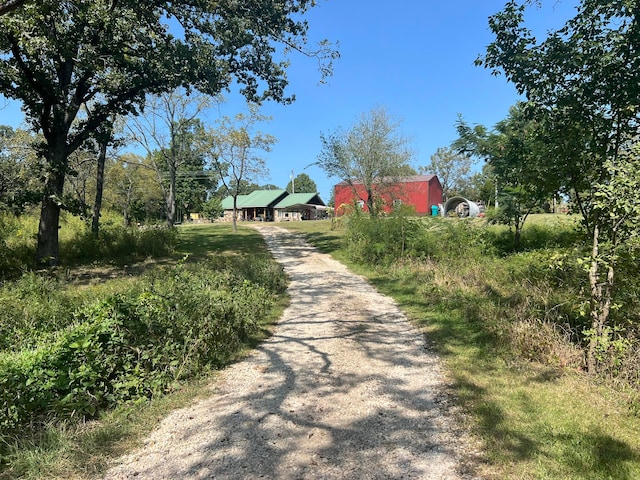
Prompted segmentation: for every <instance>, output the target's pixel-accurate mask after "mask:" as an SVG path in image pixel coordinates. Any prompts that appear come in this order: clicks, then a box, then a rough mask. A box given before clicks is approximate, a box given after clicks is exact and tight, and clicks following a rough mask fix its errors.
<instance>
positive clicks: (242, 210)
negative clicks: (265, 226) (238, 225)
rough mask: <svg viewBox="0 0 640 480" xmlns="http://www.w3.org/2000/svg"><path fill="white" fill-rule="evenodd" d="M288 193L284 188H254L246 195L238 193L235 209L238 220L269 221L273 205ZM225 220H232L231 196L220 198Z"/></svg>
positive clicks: (272, 215) (271, 219)
mask: <svg viewBox="0 0 640 480" xmlns="http://www.w3.org/2000/svg"><path fill="white" fill-rule="evenodd" d="M287 195H288V193H287V191H286V190H254V191H253V192H251V193H250V194H248V195H238V197H237V198H236V209H237V211H238V220H258V221H264V222H271V221H273V219H274V207H275V205H276V204H277V203H278V202H279V201H280V200H282V199H283V198H284V197H286V196H287ZM222 208H224V217H223V219H224V220H226V221H231V220H233V197H232V196H228V197H226V198H225V199H224V200H222Z"/></svg>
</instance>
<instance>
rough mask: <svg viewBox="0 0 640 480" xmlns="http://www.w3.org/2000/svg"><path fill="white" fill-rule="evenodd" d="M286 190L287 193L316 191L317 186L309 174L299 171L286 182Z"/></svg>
mask: <svg viewBox="0 0 640 480" xmlns="http://www.w3.org/2000/svg"><path fill="white" fill-rule="evenodd" d="M286 190H287V192H289V193H318V186H317V185H316V182H314V181H313V180H311V177H310V176H309V175H307V174H306V173H300V174H298V175H297V176H296V178H294V179H292V180H290V181H289V183H287V188H286Z"/></svg>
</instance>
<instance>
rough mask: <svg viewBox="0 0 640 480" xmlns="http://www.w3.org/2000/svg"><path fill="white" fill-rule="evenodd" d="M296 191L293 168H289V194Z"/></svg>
mask: <svg viewBox="0 0 640 480" xmlns="http://www.w3.org/2000/svg"><path fill="white" fill-rule="evenodd" d="M294 193H296V180H295V178H294V176H293V168H292V169H291V194H294Z"/></svg>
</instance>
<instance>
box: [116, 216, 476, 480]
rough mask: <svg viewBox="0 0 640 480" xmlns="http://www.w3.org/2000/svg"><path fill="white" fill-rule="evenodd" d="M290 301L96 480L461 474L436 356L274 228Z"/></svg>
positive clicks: (338, 272) (330, 265)
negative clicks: (199, 393)
mask: <svg viewBox="0 0 640 480" xmlns="http://www.w3.org/2000/svg"><path fill="white" fill-rule="evenodd" d="M257 228H258V230H259V231H260V232H261V233H262V234H263V236H264V237H265V239H266V240H267V242H268V245H269V248H270V249H271V251H272V252H273V254H274V256H275V258H276V259H277V260H278V261H279V262H280V263H281V264H282V265H283V266H284V268H285V270H286V272H287V274H288V275H289V277H290V280H291V284H290V286H289V293H290V295H291V305H290V306H289V308H287V310H286V311H285V312H284V314H283V317H282V318H281V320H280V322H279V324H278V326H277V327H276V329H275V332H274V334H273V336H272V337H271V338H269V339H268V340H267V341H265V342H264V343H263V344H262V345H261V346H260V347H259V348H258V349H257V350H256V351H255V352H253V353H252V354H251V355H249V357H248V358H246V359H245V360H243V361H242V362H240V363H237V364H235V365H232V366H230V367H229V368H227V369H225V370H224V371H223V372H222V375H221V377H220V379H219V380H217V381H216V382H215V384H214V385H212V389H213V391H214V392H213V395H212V396H211V398H208V399H206V400H203V401H200V402H199V403H197V404H195V405H193V406H191V407H189V408H186V409H182V410H179V411H176V412H174V413H172V414H171V415H170V416H168V417H167V418H166V419H165V420H163V421H162V423H161V424H160V425H159V427H158V428H157V430H156V431H155V432H154V433H153V434H152V435H151V436H150V437H149V438H148V439H147V440H146V441H145V444H144V446H143V447H142V448H141V449H140V450H138V451H135V452H133V453H132V454H130V455H128V456H126V457H124V458H121V459H119V461H118V465H117V466H115V467H114V468H112V469H111V470H110V471H109V472H107V474H106V476H105V479H110V480H113V479H125V478H136V479H161V478H170V479H201V478H202V479H204V478H209V479H210V478H213V479H256V478H269V479H443V480H444V479H447V480H448V479H470V478H472V476H471V475H470V474H465V473H463V470H464V469H463V468H462V463H461V459H460V457H461V456H464V455H465V454H466V452H468V451H469V447H468V445H467V444H466V443H465V442H464V441H463V440H462V436H461V435H460V432H459V430H458V429H457V427H456V426H455V421H454V418H453V414H452V413H451V412H450V405H451V402H449V401H448V397H447V395H446V393H445V389H444V386H443V382H444V379H443V374H442V371H441V367H440V365H439V360H438V358H437V357H436V356H435V355H434V354H433V353H432V352H430V351H429V348H428V347H427V345H426V343H425V340H424V338H423V335H422V334H421V333H420V332H419V331H417V330H416V329H415V328H413V327H412V326H411V325H410V324H409V323H408V322H407V320H406V318H405V316H404V315H403V314H402V313H401V312H400V311H399V310H398V308H397V306H396V305H395V303H394V302H393V300H391V299H390V298H388V297H386V296H383V295H381V294H379V293H378V292H377V291H376V290H375V289H374V288H373V287H371V286H370V285H369V284H368V283H367V282H366V281H365V280H364V279H363V278H361V277H359V276H357V275H354V274H353V273H351V272H350V271H349V270H348V269H347V268H346V267H345V266H343V265H342V264H340V263H339V262H337V261H335V260H333V259H332V258H331V257H329V256H328V255H325V254H321V253H319V252H318V251H317V250H315V249H313V248H312V247H310V246H309V245H308V244H306V243H305V242H304V241H303V240H302V239H301V237H300V236H298V235H296V234H292V233H289V232H287V231H286V230H283V229H281V228H278V227H275V226H260V227H257Z"/></svg>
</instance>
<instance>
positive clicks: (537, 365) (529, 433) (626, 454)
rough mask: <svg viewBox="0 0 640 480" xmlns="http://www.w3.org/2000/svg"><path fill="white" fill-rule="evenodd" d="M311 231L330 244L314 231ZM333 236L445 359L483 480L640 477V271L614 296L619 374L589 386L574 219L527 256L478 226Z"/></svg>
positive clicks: (379, 224)
mask: <svg viewBox="0 0 640 480" xmlns="http://www.w3.org/2000/svg"><path fill="white" fill-rule="evenodd" d="M407 224H411V228H410V229H407V228H406V225H407ZM286 226H287V227H288V228H302V227H297V226H294V225H292V226H289V225H286ZM325 229H326V228H325V227H322V230H321V231H322V232H324V231H325ZM304 230H305V231H306V233H307V238H309V239H310V240H312V241H313V240H314V239H315V238H318V236H323V235H326V233H321V234H320V235H318V234H314V232H313V224H312V222H309V224H308V225H305V226H304ZM352 230H353V231H352ZM407 232H410V235H406V234H407ZM335 235H340V236H341V238H342V239H343V240H342V243H339V242H337V241H334V242H333V243H332V244H331V245H332V246H333V254H334V255H336V256H338V257H339V258H343V259H347V261H348V262H350V266H351V267H352V268H354V269H356V270H357V271H358V272H359V273H361V274H363V275H366V276H367V277H368V278H369V279H370V281H371V282H372V283H373V284H374V285H376V287H377V288H378V289H380V290H381V291H382V292H383V293H386V294H389V295H391V296H392V297H393V298H395V299H396V301H397V302H398V303H399V305H400V306H401V307H402V308H403V309H404V310H405V311H406V312H407V313H408V315H409V316H410V317H411V318H412V319H413V321H415V322H416V324H418V325H420V326H421V327H422V328H423V329H424V331H425V332H426V334H427V336H428V338H429V339H430V343H431V344H432V345H433V347H434V348H435V349H436V350H437V351H438V352H439V353H440V354H441V356H442V358H443V360H444V361H445V363H446V365H447V371H448V378H449V384H450V385H451V388H452V394H453V395H454V396H455V398H457V400H458V403H459V405H460V406H461V407H462V411H463V412H464V413H465V414H464V416H461V417H460V421H461V422H462V423H463V424H465V425H466V426H467V427H468V428H469V430H470V431H471V432H473V433H474V434H475V436H476V437H477V438H478V439H479V441H480V443H481V445H482V447H483V449H482V461H481V462H480V463H479V464H477V465H476V473H478V475H480V476H481V477H483V478H491V479H503V478H518V479H593V480H596V479H602V478H611V479H613V478H615V479H629V480H630V479H634V478H640V421H639V420H638V418H639V417H638V413H637V412H638V411H640V408H639V405H640V404H639V403H638V393H637V392H638V387H639V386H640V383H638V369H639V366H640V363H639V362H638V360H640V358H639V357H638V354H637V352H638V351H640V348H639V344H638V340H637V339H638V335H637V331H636V330H634V328H633V325H637V318H638V314H639V313H640V308H639V307H638V301H637V298H638V292H640V289H639V286H640V285H638V280H639V277H640V276H639V272H638V268H637V262H636V263H628V264H627V265H625V269H626V270H627V271H626V272H625V273H624V274H625V275H626V279H627V281H626V282H625V283H624V285H621V287H620V288H619V290H618V291H617V292H616V295H617V296H616V298H617V304H618V305H620V307H619V308H618V309H617V310H616V311H615V316H616V319H615V322H616V324H617V325H618V326H619V327H621V328H620V330H619V331H618V333H617V335H618V336H617V337H612V344H610V345H609V348H608V349H607V350H606V351H603V352H602V354H603V356H604V357H606V358H607V359H608V360H607V361H608V362H609V363H610V368H609V369H605V371H604V372H603V374H602V376H601V377H599V378H592V377H589V376H588V375H586V373H584V370H583V367H584V344H583V338H584V336H583V333H582V331H583V330H584V328H585V327H586V326H587V325H588V319H587V318H586V315H587V311H588V309H587V307H588V305H587V304H586V303H585V302H586V301H587V294H588V283H587V276H586V271H585V266H584V263H583V262H582V259H583V258H584V256H585V254H588V252H586V251H585V250H584V249H583V247H582V244H583V242H582V237H581V235H582V234H581V232H580V229H579V226H577V225H576V222H575V220H573V219H572V218H570V217H559V216H536V217H533V218H532V221H531V222H530V223H529V224H528V225H527V226H526V227H525V230H524V232H523V238H522V243H521V245H520V247H519V248H518V249H516V248H515V245H514V244H513V236H512V235H511V234H510V232H509V231H508V230H507V229H506V228H504V227H499V226H495V225H486V224H485V223H484V222H482V221H481V220H470V221H465V220H459V219H456V220H451V219H437V218H435V219H434V218H423V219H418V218H406V219H393V218H382V219H378V220H372V219H369V218H367V217H357V218H355V219H353V218H350V219H349V220H348V221H347V222H346V226H345V229H344V230H343V231H341V232H337V233H335ZM403 235H404V237H403ZM403 239H404V240H403ZM401 241H404V245H405V246H404V248H399V245H398V244H399V243H401ZM324 245H326V243H325V244H324ZM369 252H371V253H369ZM616 341H617V343H615V342H616ZM627 342H630V343H627Z"/></svg>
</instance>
